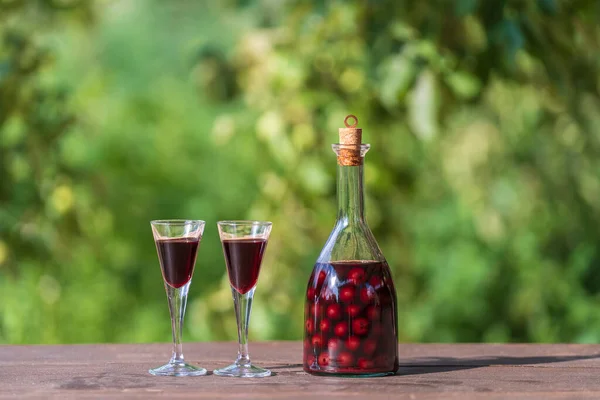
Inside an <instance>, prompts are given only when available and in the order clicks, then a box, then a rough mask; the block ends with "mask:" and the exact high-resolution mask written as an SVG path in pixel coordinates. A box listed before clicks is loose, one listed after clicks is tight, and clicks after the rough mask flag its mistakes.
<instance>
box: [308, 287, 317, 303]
mask: <svg viewBox="0 0 600 400" xmlns="http://www.w3.org/2000/svg"><path fill="white" fill-rule="evenodd" d="M316 292H317V291H316V290H315V288H313V287H310V288H308V290H307V291H306V298H307V299H308V300H309V301H315V293H316Z"/></svg>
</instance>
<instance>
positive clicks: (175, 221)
mask: <svg viewBox="0 0 600 400" xmlns="http://www.w3.org/2000/svg"><path fill="white" fill-rule="evenodd" d="M150 223H151V224H152V225H181V226H184V225H193V224H200V225H202V224H206V221H203V220H201V219H154V220H152V221H150Z"/></svg>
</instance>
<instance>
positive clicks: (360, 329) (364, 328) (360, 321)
mask: <svg viewBox="0 0 600 400" xmlns="http://www.w3.org/2000/svg"><path fill="white" fill-rule="evenodd" d="M352 332H354V334H355V335H360V336H364V335H366V334H367V333H369V321H367V320H366V319H365V318H357V319H355V320H354V321H352Z"/></svg>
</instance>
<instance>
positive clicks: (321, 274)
mask: <svg viewBox="0 0 600 400" xmlns="http://www.w3.org/2000/svg"><path fill="white" fill-rule="evenodd" d="M326 278H327V273H326V272H325V271H320V272H319V276H318V277H317V286H322V285H323V283H324V282H325V279H326Z"/></svg>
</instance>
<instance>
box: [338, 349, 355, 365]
mask: <svg viewBox="0 0 600 400" xmlns="http://www.w3.org/2000/svg"><path fill="white" fill-rule="evenodd" d="M335 361H336V362H337V364H338V365H339V366H340V367H349V366H351V365H352V363H353V362H354V357H352V354H350V353H348V352H347V351H343V352H341V353H340V354H338V356H337V357H336V359H335Z"/></svg>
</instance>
